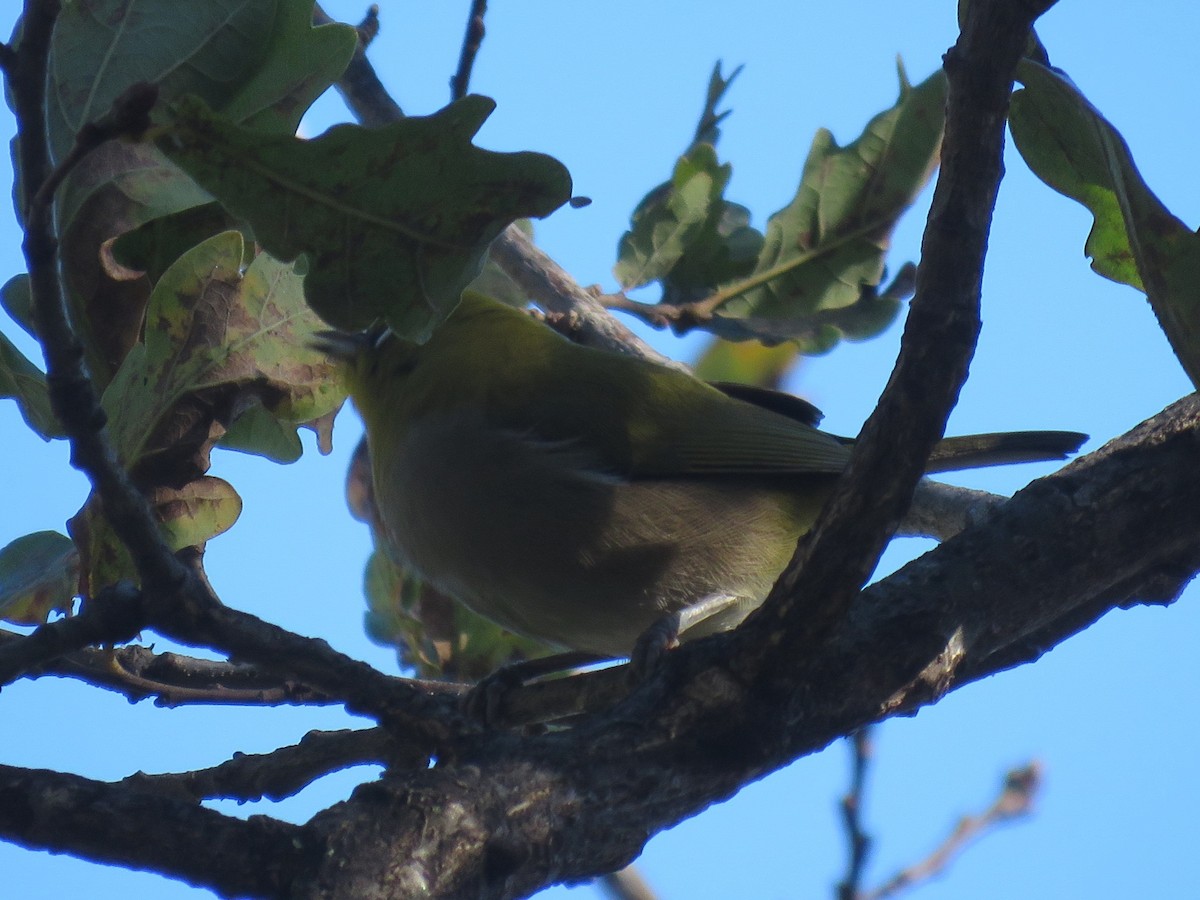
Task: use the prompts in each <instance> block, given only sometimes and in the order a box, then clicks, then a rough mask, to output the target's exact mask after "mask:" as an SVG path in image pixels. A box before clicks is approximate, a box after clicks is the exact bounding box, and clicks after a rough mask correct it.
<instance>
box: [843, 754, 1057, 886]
mask: <svg viewBox="0 0 1200 900" xmlns="http://www.w3.org/2000/svg"><path fill="white" fill-rule="evenodd" d="M1041 784H1042V767H1041V764H1040V763H1038V762H1037V761H1036V760H1035V761H1034V762H1031V763H1029V764H1028V765H1025V766H1021V767H1020V768H1017V769H1013V770H1012V771H1011V772H1009V773H1008V774H1007V775H1006V776H1005V777H1004V784H1003V786H1002V787H1001V789H1000V794H999V796H998V797H996V799H995V801H994V802H993V803H992V805H991V806H990V807H988V808H987V810H985V811H984V812H982V813H980V814H979V815H975V816H964V817H963V818H961V819H959V820H958V824H957V825H955V826H954V830H953V831H952V832H950V834H949V836H948V837H947V838H946V840H945V841H943V842H942V844H941V846H939V847H938V848H937V849H936V850H934V851H933V853H931V854H930V855H929V856H928V857H926V858H925V859H923V860H921V862H919V863H917V864H916V865H913V866H909V867H908V868H907V869H903V870H901V871H900V872H897V873H896V874H895V875H893V876H892V877H891V878H889V879H888V880H887V881H886V882H885V883H884V884H883V885H882V886H881V887H879V888H877V889H876V890H874V891H870V892H869V893H867V894H866V895H865V896H864V897H863V900H884V898H886V897H894V896H896V895H897V894H899V893H900V892H901V891H904V890H906V889H908V888H912V887H916V886H918V885H920V884H922V883H923V882H926V881H929V880H930V879H931V878H936V877H937V876H938V875H940V874H942V872H944V871H945V870H946V867H947V866H949V865H950V863H952V862H953V861H954V859H955V857H957V856H958V855H959V854H960V853H962V851H963V850H965V849H966V848H967V845H968V844H970V843H971V842H972V841H974V840H977V839H978V838H980V837H982V836H983V835H985V834H986V833H987V832H989V831H991V830H992V829H994V828H996V827H997V826H998V825H1003V824H1005V823H1007V822H1011V821H1013V820H1015V819H1020V818H1023V817H1024V816H1027V815H1029V814H1030V812H1032V810H1033V803H1034V800H1035V798H1036V796H1037V792H1038V790H1039V788H1040V787H1041Z"/></svg>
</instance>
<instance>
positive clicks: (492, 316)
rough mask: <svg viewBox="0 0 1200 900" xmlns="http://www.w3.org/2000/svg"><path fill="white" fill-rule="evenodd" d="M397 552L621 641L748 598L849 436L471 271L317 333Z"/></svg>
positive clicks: (589, 635) (476, 601) (512, 613)
mask: <svg viewBox="0 0 1200 900" xmlns="http://www.w3.org/2000/svg"><path fill="white" fill-rule="evenodd" d="M320 346H322V347H323V348H324V349H325V350H326V351H328V352H330V353H331V354H332V355H334V356H336V357H338V358H340V359H341V360H342V361H343V363H344V365H345V367H346V374H347V378H348V384H349V388H350V394H351V396H352V398H353V400H354V403H355V406H357V407H358V410H359V412H360V413H361V415H362V418H363V421H364V423H365V425H366V431H367V440H368V443H369V445H370V452H371V458H372V461H373V474H374V485H375V497H376V504H377V506H378V510H379V514H380V517H381V519H382V524H383V528H384V531H385V532H386V535H387V539H388V542H389V544H390V548H391V550H392V551H393V553H394V555H395V557H396V559H397V561H398V562H400V563H401V564H403V565H404V566H406V567H409V568H411V569H412V570H414V571H415V572H416V573H417V574H419V575H420V576H421V577H422V578H424V579H425V580H427V581H429V582H431V583H432V584H433V585H435V586H436V587H438V588H439V589H440V590H441V591H443V592H445V593H447V594H449V595H451V596H453V597H455V598H457V599H458V600H461V601H462V602H463V603H465V604H466V605H467V606H469V607H471V608H472V609H474V610H475V611H476V612H478V613H480V614H482V615H484V616H486V617H487V618H489V619H492V620H493V621H495V622H497V623H498V624H500V625H502V626H504V627H506V628H509V629H511V630H513V631H516V632H519V633H522V634H525V635H527V636H529V637H533V638H537V639H540V640H542V641H545V642H548V643H551V644H555V645H558V646H560V647H562V648H564V649H569V650H577V651H585V652H588V653H594V654H598V655H604V656H628V655H630V653H631V652H632V651H633V649H634V646H635V643H636V642H637V640H638V638H639V636H640V635H642V634H643V633H644V632H646V630H647V629H648V628H650V627H651V626H652V625H654V624H655V623H659V622H661V621H663V620H664V617H673V618H672V619H671V620H670V621H672V622H673V624H674V625H675V626H676V627H677V630H678V632H679V633H680V634H681V635H682V637H684V638H689V637H695V636H699V635H702V634H709V633H712V632H716V631H721V630H725V629H728V628H732V627H734V626H735V625H737V624H738V623H739V622H741V620H742V619H744V618H745V616H746V615H747V614H748V613H749V612H750V611H751V610H753V609H754V608H755V607H756V606H758V605H759V604H760V603H762V601H763V599H764V598H765V597H766V595H767V593H768V591H769V590H770V588H771V586H772V584H773V583H774V582H775V579H776V578H777V577H778V575H779V574H780V572H781V571H782V570H783V568H784V567H785V566H786V565H787V563H788V561H789V560H790V558H791V556H792V553H793V551H794V550H795V547H796V543H797V541H798V539H799V538H800V536H801V535H803V534H804V533H805V532H806V531H807V530H808V529H809V528H811V527H812V525H813V523H814V521H815V520H816V517H817V515H818V513H819V512H820V510H821V507H822V504H824V502H825V500H826V499H827V497H828V496H829V494H830V493H831V491H832V488H833V485H834V483H835V482H836V480H837V478H838V476H839V474H840V473H841V471H842V470H843V468H844V467H845V465H846V462H847V460H848V459H849V456H850V452H851V443H852V442H851V441H849V440H847V439H845V438H839V437H835V436H833V435H830V434H827V433H825V432H823V431H820V430H818V429H817V428H816V427H815V426H816V424H817V421H818V420H819V418H820V413H819V412H818V411H817V410H816V409H815V408H814V407H812V406H811V405H809V404H807V403H806V402H804V401H802V400H799V399H798V398H795V397H790V396H788V395H784V394H779V393H776V392H773V391H766V390H762V389H756V388H746V387H741V386H732V385H723V386H714V385H710V384H708V383H706V382H703V381H701V380H699V379H697V378H694V377H692V376H690V375H688V374H687V373H685V372H682V371H679V370H676V369H671V368H667V367H664V366H661V365H658V364H655V363H651V362H648V361H645V360H641V359H637V358H634V357H631V356H623V355H618V354H613V353H609V352H605V351H603V350H596V349H591V348H587V347H582V346H579V345H577V344H574V343H571V342H570V341H568V340H566V339H565V338H563V337H561V336H560V335H559V334H557V333H556V332H554V331H553V330H551V329H550V328H548V327H546V325H544V324H543V323H541V322H538V321H537V320H535V319H533V318H532V317H530V316H528V315H526V314H525V313H523V312H521V311H519V310H517V309H514V308H511V307H509V306H506V305H504V304H502V303H500V302H498V301H496V300H492V299H489V298H487V297H485V296H482V295H480V294H477V293H473V292H468V293H467V294H466V295H465V296H464V297H463V299H462V303H461V304H460V305H459V307H458V308H457V309H456V310H455V311H454V313H452V314H451V316H450V317H449V318H448V319H447V320H446V321H445V322H444V323H443V324H442V325H441V327H440V328H439V329H438V330H437V331H436V332H435V333H434V335H433V337H432V338H431V339H430V340H429V341H428V342H427V343H425V344H423V345H418V344H413V343H410V342H408V341H405V340H402V339H400V338H398V337H396V336H394V335H390V334H388V335H385V336H383V337H381V338H378V337H376V338H371V337H368V336H363V335H359V336H351V335H341V334H336V333H325V335H324V336H323V337H322V339H321V341H320ZM1085 439H1086V436H1085V435H1081V434H1076V433H1074V432H1044V431H1043V432H1013V433H1009V434H997V435H978V436H974V437H968V438H951V439H947V440H945V441H943V442H942V443H941V444H939V445H938V447H937V449H936V450H935V451H934V455H933V458H932V459H931V462H930V471H943V470H949V469H961V468H970V467H973V466H981V465H996V464H1001V463H1008V462H1022V461H1032V460H1046V459H1060V458H1063V457H1064V456H1065V455H1066V454H1068V453H1070V452H1072V451H1074V450H1075V449H1077V448H1078V446H1079V445H1080V444H1081V443H1082V441H1083V440H1085Z"/></svg>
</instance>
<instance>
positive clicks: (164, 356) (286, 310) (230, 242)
mask: <svg viewBox="0 0 1200 900" xmlns="http://www.w3.org/2000/svg"><path fill="white" fill-rule="evenodd" d="M244 252H245V245H244V242H243V238H242V235H241V234H240V233H238V232H236V231H228V232H224V233H222V234H218V235H216V236H214V237H212V238H209V239H208V240H207V241H205V242H204V243H202V244H200V245H199V246H197V247H195V248H193V249H192V250H190V251H188V252H187V253H186V254H184V255H183V256H182V257H180V259H179V260H178V261H177V262H176V263H175V264H174V265H172V266H171V267H170V268H169V269H167V271H166V272H164V273H163V276H162V278H161V279H160V280H159V282H158V284H157V285H156V286H155V289H154V293H153V295H152V296H151V298H150V306H149V309H148V310H147V315H146V343H145V344H144V345H139V346H138V347H137V348H135V350H134V351H133V352H131V353H130V354H129V356H127V357H126V360H125V363H124V364H123V365H122V367H121V370H120V371H119V372H118V373H117V375H116V377H115V378H114V379H113V382H112V384H110V385H109V388H108V390H106V391H105V393H104V397H103V404H104V406H105V409H106V410H107V412H108V414H109V422H110V433H111V435H112V439H113V443H114V446H115V447H116V449H117V452H118V454H119V455H120V457H121V458H122V460H124V461H125V463H126V464H127V465H130V466H136V465H138V464H139V463H141V462H142V461H143V460H144V459H145V458H146V457H147V456H149V455H152V454H155V453H160V452H165V451H168V450H169V451H170V453H171V454H173V455H175V456H178V455H179V454H180V452H181V446H180V445H181V442H182V443H183V444H185V445H186V444H188V443H189V442H192V443H193V446H192V447H191V450H192V452H193V453H202V454H206V453H207V451H208V449H209V448H210V447H211V444H212V442H213V441H214V440H215V439H216V437H218V436H219V435H216V436H214V434H213V433H212V429H211V425H210V424H209V423H210V421H211V420H210V419H200V420H199V421H198V420H197V416H198V415H200V413H202V412H205V411H207V414H208V415H210V416H213V417H215V419H216V421H217V422H218V423H220V424H221V425H222V426H227V425H228V424H229V423H230V422H232V421H234V420H235V419H236V418H237V417H238V415H239V414H241V413H242V412H244V411H245V410H247V409H249V408H250V407H251V406H252V405H254V404H257V405H259V406H260V407H261V408H263V409H265V410H267V411H269V412H270V413H271V415H273V416H275V417H276V418H277V419H279V420H280V421H281V422H285V423H291V425H292V431H293V432H294V431H295V425H296V424H299V423H302V422H308V421H310V420H312V419H316V418H318V417H320V416H323V415H325V414H326V413H328V412H330V411H332V410H334V409H336V408H337V407H338V405H339V404H340V403H341V402H342V399H343V397H344V392H343V391H342V390H341V388H340V384H339V380H338V370H337V368H336V367H335V366H334V365H333V364H332V363H330V361H329V360H328V358H327V357H326V356H325V355H324V354H322V353H320V352H318V351H316V350H314V349H312V347H311V346H310V339H311V337H312V336H313V334H314V333H315V332H316V331H318V330H320V328H321V327H322V325H321V322H320V320H319V319H318V318H317V317H316V316H315V315H314V314H313V313H312V311H311V310H310V309H309V308H308V307H307V306H306V305H305V303H304V299H303V288H302V281H303V279H302V278H301V276H299V275H298V274H297V273H296V272H295V271H294V268H293V267H292V266H291V265H288V264H285V263H281V262H279V261H278V260H275V259H273V258H272V257H270V256H268V255H267V254H259V255H258V256H257V257H256V258H255V259H254V261H253V262H252V263H251V264H250V266H249V268H247V269H246V270H245V274H243V273H242V271H241V268H242V263H243V254H244ZM188 398H202V402H196V403H193V402H190V401H189V400H188ZM251 437H252V435H250V434H247V433H243V434H242V435H241V440H242V444H241V445H240V447H239V449H244V450H248V451H250V452H260V450H261V451H262V452H264V454H265V455H268V456H272V457H275V454H276V453H277V452H278V450H277V446H278V444H277V439H276V437H271V438H269V439H267V441H266V446H265V447H261V448H260V447H256V446H254V445H253V444H252V443H247V441H248V440H250V438H251ZM276 458H277V457H276ZM181 480H182V479H179V478H177V479H170V480H169V481H174V482H175V483H179V481H181Z"/></svg>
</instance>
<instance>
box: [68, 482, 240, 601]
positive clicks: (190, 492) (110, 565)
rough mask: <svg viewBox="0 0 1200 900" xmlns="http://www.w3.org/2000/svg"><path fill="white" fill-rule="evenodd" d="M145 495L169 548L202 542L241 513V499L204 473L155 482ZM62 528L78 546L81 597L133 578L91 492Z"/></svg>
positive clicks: (134, 572) (126, 552) (128, 561)
mask: <svg viewBox="0 0 1200 900" xmlns="http://www.w3.org/2000/svg"><path fill="white" fill-rule="evenodd" d="M147 499H148V500H149V502H150V506H151V509H152V510H153V512H154V515H155V518H156V519H157V520H158V522H159V525H160V527H161V528H162V533H163V539H164V540H165V541H166V542H167V544H168V546H169V547H170V548H171V549H172V550H182V549H183V548H184V547H190V546H203V545H204V543H205V542H206V541H207V540H209V539H210V538H213V537H216V536H217V535H219V534H222V533H224V532H225V531H228V530H229V529H230V528H231V527H232V526H233V523H234V522H235V521H237V518H238V516H239V515H240V514H241V511H242V499H241V497H239V496H238V494H237V492H236V491H234V489H233V487H232V486H231V485H230V484H229V483H228V482H226V481H223V480H222V479H220V478H212V477H209V476H201V477H198V478H193V479H192V480H191V481H189V482H187V483H186V484H184V485H183V486H182V487H179V488H173V487H166V486H159V487H157V488H154V489H152V490H150V491H149V492H148V494H147ZM67 527H68V529H69V530H70V532H71V536H72V537H73V538H74V539H75V540H74V543H75V546H76V547H78V548H79V555H80V560H81V573H80V577H79V585H80V591H81V592H82V594H83V597H84V599H85V601H86V600H87V599H88V598H91V597H94V596H96V594H97V593H98V592H99V591H101V590H102V589H103V588H105V587H106V586H108V585H111V584H115V583H117V582H119V581H136V580H137V567H136V566H135V565H134V562H133V557H131V556H130V554H129V550H128V549H127V548H126V547H125V544H124V542H123V541H122V540H121V539H120V538H119V537H118V536H117V533H116V532H115V531H113V528H112V525H111V524H110V523H109V521H108V518H107V517H106V516H105V514H104V507H103V504H102V503H101V502H100V498H99V496H98V495H97V494H96V493H95V492H93V493H92V495H91V496H90V497H88V499H87V502H86V503H84V505H83V508H82V509H80V510H79V512H77V513H76V514H75V515H74V516H72V517H71V520H70V521H69V522H68V523H67Z"/></svg>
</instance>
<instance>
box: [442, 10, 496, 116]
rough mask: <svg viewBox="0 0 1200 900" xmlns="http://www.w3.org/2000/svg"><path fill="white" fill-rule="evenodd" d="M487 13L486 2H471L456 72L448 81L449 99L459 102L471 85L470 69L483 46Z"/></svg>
mask: <svg viewBox="0 0 1200 900" xmlns="http://www.w3.org/2000/svg"><path fill="white" fill-rule="evenodd" d="M486 13H487V0H471V11H470V12H469V13H467V27H466V29H465V30H464V31H463V43H462V51H461V52H460V53H459V56H458V70H457V71H456V72H455V73H454V75H453V77H451V79H450V99H451V100H460V99H462V98H463V97H465V96H467V88H468V87H469V86H470V84H471V69H472V68H474V66H475V57H476V56H477V55H478V54H479V48H480V47H481V46H483V37H484V35H485V34H486V33H487V29H486V28H485V27H484V24H483V17H484V15H485V14H486Z"/></svg>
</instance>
